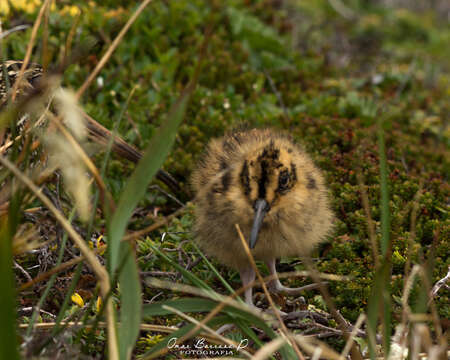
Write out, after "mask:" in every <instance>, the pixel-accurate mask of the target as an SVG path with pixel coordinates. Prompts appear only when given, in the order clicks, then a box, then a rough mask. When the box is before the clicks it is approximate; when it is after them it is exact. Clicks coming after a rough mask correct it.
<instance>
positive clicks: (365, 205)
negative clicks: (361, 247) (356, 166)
mask: <svg viewBox="0 0 450 360" xmlns="http://www.w3.org/2000/svg"><path fill="white" fill-rule="evenodd" d="M356 178H357V180H358V185H359V191H360V192H361V200H362V203H363V208H364V212H365V213H366V217H367V231H368V233H369V239H370V244H371V246H372V256H373V259H374V261H375V268H376V269H378V266H379V265H380V259H379V252H378V245H377V237H376V236H375V227H374V224H373V220H372V215H371V213H370V204H369V196H368V195H367V191H366V186H365V185H364V181H363V176H362V174H361V172H360V171H359V170H358V171H357V172H356Z"/></svg>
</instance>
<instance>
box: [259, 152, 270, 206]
mask: <svg viewBox="0 0 450 360" xmlns="http://www.w3.org/2000/svg"><path fill="white" fill-rule="evenodd" d="M268 166H269V164H268V163H267V161H265V160H263V161H261V177H260V178H259V181H258V197H259V198H260V199H264V198H265V197H266V183H267V181H268V172H267V168H268Z"/></svg>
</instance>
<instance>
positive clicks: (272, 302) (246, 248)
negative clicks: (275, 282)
mask: <svg viewBox="0 0 450 360" xmlns="http://www.w3.org/2000/svg"><path fill="white" fill-rule="evenodd" d="M235 227H236V230H237V232H238V235H239V238H240V239H241V243H242V246H243V247H244V250H245V253H246V254H247V257H248V259H249V261H250V264H251V265H252V267H253V270H254V271H255V273H256V276H257V277H258V280H259V282H260V284H261V287H262V288H263V290H264V294H265V295H266V297H267V300H268V301H269V303H270V306H271V308H272V310H273V312H274V314H275V316H276V318H277V320H278V321H279V323H280V326H281V329H282V331H283V332H284V335H285V336H286V337H287V338H288V339H289V340H290V342H291V345H292V347H293V348H294V351H295V353H296V354H297V356H298V358H299V359H301V360H304V359H305V358H304V357H303V355H302V353H301V352H300V349H299V348H298V346H297V344H296V342H295V341H293V339H292V336H291V334H290V333H289V330H288V329H287V327H286V325H285V324H284V322H283V320H282V319H281V315H280V312H279V311H278V309H277V307H276V306H275V302H274V301H273V299H272V296H271V295H270V293H269V290H268V289H267V286H266V284H265V282H264V279H263V277H262V276H261V273H260V272H259V270H258V267H257V266H256V262H255V259H253V256H252V253H251V252H250V248H249V247H248V243H247V241H246V240H245V238H244V235H243V234H242V231H241V228H240V227H239V224H235Z"/></svg>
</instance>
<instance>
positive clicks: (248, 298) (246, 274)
mask: <svg viewBox="0 0 450 360" xmlns="http://www.w3.org/2000/svg"><path fill="white" fill-rule="evenodd" d="M239 275H240V276H241V281H242V286H247V285H248V284H250V283H251V282H253V281H254V280H255V270H253V268H252V267H246V268H241V269H239ZM252 295H253V287H249V288H248V289H246V290H245V292H244V298H245V302H246V304H247V305H249V306H252V307H254V306H255V305H254V304H253V297H252Z"/></svg>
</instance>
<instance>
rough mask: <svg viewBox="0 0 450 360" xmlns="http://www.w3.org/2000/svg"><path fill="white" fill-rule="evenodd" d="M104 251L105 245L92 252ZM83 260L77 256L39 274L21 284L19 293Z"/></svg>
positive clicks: (82, 257)
mask: <svg viewBox="0 0 450 360" xmlns="http://www.w3.org/2000/svg"><path fill="white" fill-rule="evenodd" d="M105 249H106V245H104V246H101V247H99V248H98V249H94V250H92V251H93V252H94V253H96V254H98V253H101V252H103V251H105ZM84 260H86V257H84V256H78V257H76V258H74V259H71V260H69V261H66V262H65V263H63V264H61V265H59V266H57V267H54V268H53V269H50V270H49V271H47V272H45V273H42V274H39V275H38V276H36V277H35V278H34V279H32V280H30V281H28V282H27V283H25V284H22V285H21V286H20V287H19V291H23V290H26V289H28V288H29V287H31V286H33V285H35V284H37V283H39V282H41V281H44V280H45V279H47V278H49V277H50V276H52V275H53V274H57V273H59V272H62V271H64V270H66V269H68V268H71V267H72V266H74V265H76V264H78V263H79V262H81V261H84Z"/></svg>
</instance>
